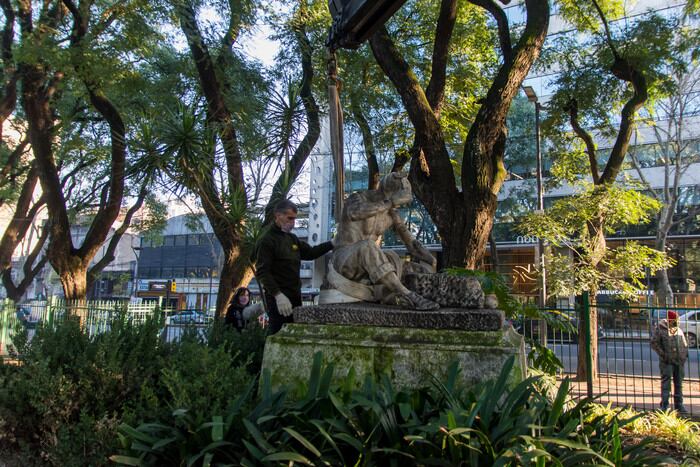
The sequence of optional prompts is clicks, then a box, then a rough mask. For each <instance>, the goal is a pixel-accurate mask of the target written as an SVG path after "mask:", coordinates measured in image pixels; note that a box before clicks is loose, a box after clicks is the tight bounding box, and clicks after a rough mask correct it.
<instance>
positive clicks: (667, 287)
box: [654, 226, 673, 306]
mask: <svg viewBox="0 0 700 467" xmlns="http://www.w3.org/2000/svg"><path fill="white" fill-rule="evenodd" d="M666 233H667V232H665V231H664V229H663V228H662V226H659V229H658V230H657V232H656V241H655V242H654V248H655V249H656V250H657V251H661V252H665V251H666ZM656 300H657V304H658V305H660V306H673V289H672V288H671V283H670V282H669V280H668V271H667V270H666V269H659V270H658V271H656Z"/></svg>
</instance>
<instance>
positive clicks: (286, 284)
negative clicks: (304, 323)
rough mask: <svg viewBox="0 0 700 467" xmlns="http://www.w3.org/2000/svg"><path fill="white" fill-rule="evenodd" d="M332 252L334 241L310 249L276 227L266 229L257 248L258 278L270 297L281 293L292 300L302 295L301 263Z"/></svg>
mask: <svg viewBox="0 0 700 467" xmlns="http://www.w3.org/2000/svg"><path fill="white" fill-rule="evenodd" d="M332 249H333V244H332V243H331V242H325V243H321V244H320V245H316V246H313V247H312V246H310V245H309V244H308V243H306V242H304V241H301V240H299V238H298V237H297V236H296V235H294V234H291V233H285V232H283V231H282V229H280V228H279V227H278V226H277V224H272V225H271V226H269V227H267V228H266V230H265V232H264V233H263V234H262V236H261V237H260V239H259V240H258V243H257V246H256V248H255V270H256V271H255V277H256V278H257V279H258V282H259V283H260V284H261V285H262V287H263V288H264V289H265V292H266V293H268V294H270V295H277V293H279V292H282V293H283V294H285V295H286V296H287V298H289V299H290V300H291V299H292V298H293V297H297V296H299V297H300V296H301V278H300V277H299V268H300V267H301V261H302V260H304V261H309V260H313V259H316V258H318V257H320V256H323V255H324V254H326V253H328V252H329V251H331V250H332Z"/></svg>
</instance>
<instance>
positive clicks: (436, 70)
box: [425, 0, 457, 117]
mask: <svg viewBox="0 0 700 467" xmlns="http://www.w3.org/2000/svg"><path fill="white" fill-rule="evenodd" d="M456 21H457V0H442V2H441V4H440V14H439V16H438V22H437V26H436V28H435V43H434V44H433V58H432V73H431V75H430V81H429V82H428V87H427V88H426V92H425V94H426V96H427V98H428V103H429V104H430V107H432V109H433V112H434V113H435V115H436V116H437V117H439V116H440V109H441V107H442V103H443V100H444V97H445V84H446V81H447V80H446V76H447V60H448V58H449V50H450V41H451V39H452V32H453V31H454V27H455V22H456Z"/></svg>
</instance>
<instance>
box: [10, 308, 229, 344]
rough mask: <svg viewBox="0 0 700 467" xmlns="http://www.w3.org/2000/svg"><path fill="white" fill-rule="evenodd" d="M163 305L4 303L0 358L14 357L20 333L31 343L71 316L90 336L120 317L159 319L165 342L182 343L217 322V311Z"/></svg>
mask: <svg viewBox="0 0 700 467" xmlns="http://www.w3.org/2000/svg"><path fill="white" fill-rule="evenodd" d="M161 305H162V304H161V303H160V302H156V301H154V302H147V303H129V302H127V301H98V300H90V301H86V300H78V301H67V300H63V299H59V298H56V297H50V298H49V299H48V300H43V301H37V300H35V301H31V302H26V303H21V304H15V303H14V302H12V301H11V300H3V301H0V356H7V355H9V354H10V352H11V349H12V342H13V337H14V335H15V334H16V333H17V332H19V331H21V330H22V329H25V330H26V331H27V334H28V338H29V339H30V340H31V339H32V338H33V337H34V334H35V333H36V331H37V329H38V328H39V327H40V326H54V325H55V324H57V323H59V322H60V321H62V320H63V319H64V318H65V317H66V316H68V315H69V314H71V315H74V316H76V317H77V318H78V319H80V322H81V325H82V327H83V329H84V330H85V332H87V333H88V335H90V336H94V335H97V334H100V333H104V332H107V331H109V330H110V327H111V324H112V323H113V320H114V319H115V318H116V317H117V316H125V317H126V319H127V320H128V321H129V322H131V323H133V324H142V323H144V322H145V321H146V319H147V318H149V317H151V318H159V319H160V322H161V323H162V330H161V333H160V337H161V338H162V339H164V340H165V341H174V340H178V339H179V338H180V337H181V336H182V335H183V333H185V332H196V333H199V334H200V335H201V336H205V335H206V332H207V330H208V329H209V327H210V326H211V323H212V322H213V321H214V316H215V314H214V310H213V309H212V310H208V311H195V310H178V311H175V310H172V309H168V308H163V307H162V306H161Z"/></svg>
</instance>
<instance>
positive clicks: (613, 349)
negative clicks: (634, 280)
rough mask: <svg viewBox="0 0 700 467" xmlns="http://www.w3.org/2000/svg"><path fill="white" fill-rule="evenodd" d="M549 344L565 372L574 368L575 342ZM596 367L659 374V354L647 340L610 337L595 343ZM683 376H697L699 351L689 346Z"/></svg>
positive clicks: (699, 372)
mask: <svg viewBox="0 0 700 467" xmlns="http://www.w3.org/2000/svg"><path fill="white" fill-rule="evenodd" d="M549 347H550V348H551V349H552V350H554V353H555V354H556V355H557V357H559V358H560V359H561V361H562V363H563V364H564V370H565V371H566V372H567V373H572V372H575V371H576V364H577V361H578V359H577V354H578V345H577V344H576V343H562V344H550V345H549ZM598 359H599V362H598V369H599V371H600V372H601V373H610V374H619V375H630V376H642V377H643V376H656V377H658V376H660V373H659V357H658V356H657V355H656V353H655V352H654V351H652V350H651V347H650V346H649V341H647V340H611V339H601V340H600V341H599V342H598ZM685 375H686V378H690V379H700V351H698V349H690V350H689V352H688V362H687V363H686V366H685Z"/></svg>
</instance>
